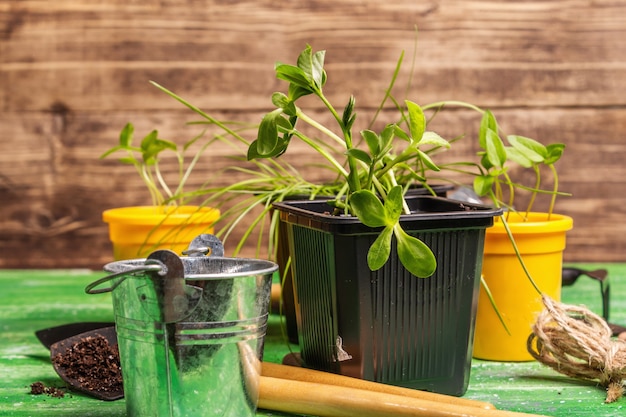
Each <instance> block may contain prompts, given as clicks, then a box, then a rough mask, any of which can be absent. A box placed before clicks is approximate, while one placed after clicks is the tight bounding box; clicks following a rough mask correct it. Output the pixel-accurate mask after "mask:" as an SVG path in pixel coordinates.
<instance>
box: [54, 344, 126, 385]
mask: <svg viewBox="0 0 626 417" xmlns="http://www.w3.org/2000/svg"><path fill="white" fill-rule="evenodd" d="M52 360H53V362H54V364H55V365H56V366H57V368H58V369H60V370H62V371H63V372H64V373H65V375H66V376H67V377H68V378H70V379H73V380H74V381H75V382H76V383H78V384H80V386H81V387H83V388H84V389H86V390H89V391H95V392H116V391H121V390H122V389H123V384H122V370H121V366H120V355H119V351H118V347H117V345H110V344H109V342H108V340H107V339H106V338H104V337H102V336H89V337H85V338H84V339H81V340H80V341H78V342H77V343H75V344H74V345H73V346H71V347H70V348H69V349H67V350H66V351H65V353H63V354H58V355H56V356H55V357H54V358H53V359H52Z"/></svg>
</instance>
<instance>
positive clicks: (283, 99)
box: [272, 92, 292, 109]
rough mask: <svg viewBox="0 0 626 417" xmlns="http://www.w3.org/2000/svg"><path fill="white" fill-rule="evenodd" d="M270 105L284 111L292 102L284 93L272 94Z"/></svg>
mask: <svg viewBox="0 0 626 417" xmlns="http://www.w3.org/2000/svg"><path fill="white" fill-rule="evenodd" d="M272 104H273V105H274V106H276V107H279V108H282V109H284V108H286V107H288V106H289V105H290V104H292V101H291V100H290V99H289V97H287V96H286V95H285V94H284V93H280V92H278V93H273V94H272Z"/></svg>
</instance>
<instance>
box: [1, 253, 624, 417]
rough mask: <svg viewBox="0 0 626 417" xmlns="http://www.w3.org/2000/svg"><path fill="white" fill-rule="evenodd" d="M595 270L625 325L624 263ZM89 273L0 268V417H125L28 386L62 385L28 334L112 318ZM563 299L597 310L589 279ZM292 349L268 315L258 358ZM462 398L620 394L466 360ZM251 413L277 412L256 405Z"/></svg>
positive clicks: (121, 410)
mask: <svg viewBox="0 0 626 417" xmlns="http://www.w3.org/2000/svg"><path fill="white" fill-rule="evenodd" d="M576 266H579V267H582V268H598V267H603V268H606V269H608V270H609V277H610V280H611V292H612V294H611V321H613V322H616V323H618V324H622V325H626V265H622V264H603V265H597V264H595V265H583V264H577V265H576ZM102 275H103V273H100V272H92V271H84V270H80V271H76V270H72V271H65V270H45V271H37V270H28V271H15V270H4V271H1V270H0V330H1V332H2V333H1V336H0V416H19V417H25V416H63V417H72V416H76V417H78V416H81V417H86V416H98V417H105V416H106V417H115V416H125V415H126V412H125V404H124V401H123V400H119V401H114V402H106V401H99V400H96V399H93V398H90V397H88V396H84V395H81V394H77V393H72V394H71V395H66V396H65V397H64V398H52V397H49V396H46V395H39V396H36V395H31V394H30V384H32V383H33V382H36V381H41V382H44V383H45V384H46V385H56V386H62V385H63V383H62V381H61V379H60V378H59V377H58V376H57V374H56V373H55V371H54V369H53V368H52V365H51V363H50V358H49V352H48V350H47V349H46V348H45V347H43V346H42V345H41V344H40V343H39V342H38V340H37V339H36V337H35V335H34V332H35V331H36V330H39V329H43V328H46V327H51V326H56V325H60V324H65V323H71V322H77V321H112V319H113V317H112V316H113V312H112V307H111V299H110V295H107V294H101V295H98V296H94V295H87V294H85V293H84V288H85V286H86V285H87V284H88V283H90V282H92V281H93V280H95V279H96V278H98V277H100V276H102ZM563 301H565V302H567V303H572V304H585V305H586V306H587V307H589V308H590V309H592V310H593V311H595V312H598V313H599V312H601V302H600V291H599V285H598V283H597V282H594V281H592V280H590V279H584V278H581V279H579V280H578V282H577V283H576V284H575V285H574V286H572V287H565V288H564V289H563ZM290 349H295V347H294V346H291V347H290V346H288V345H287V344H286V343H285V342H284V338H283V337H282V335H281V330H280V317H278V316H275V315H273V316H271V318H270V327H269V330H268V336H267V339H266V349H265V357H264V360H266V361H272V362H280V361H281V360H282V358H283V356H284V355H285V354H287V353H288V352H289V351H290ZM465 397H466V398H473V399H477V400H483V401H488V402H491V403H493V404H494V405H495V406H496V407H497V408H499V409H502V410H512V411H521V412H528V413H537V414H543V415H546V416H564V417H565V416H568V417H570V416H579V417H584V416H593V417H601V416H623V415H626V399H622V400H621V401H618V402H617V403H614V404H604V397H605V392H604V391H603V390H602V389H601V388H598V387H597V386H596V385H595V384H593V383H589V382H582V381H577V380H573V379H570V378H567V377H565V376H562V375H560V374H558V373H556V372H554V371H552V370H551V369H548V368H546V367H543V366H542V365H540V364H538V363H536V362H527V363H501V362H487V361H479V360H474V361H473V363H472V373H471V379H470V385H469V389H468V392H467V393H466V395H465ZM258 415H259V416H285V414H281V413H277V412H269V411H263V410H260V411H259V412H258Z"/></svg>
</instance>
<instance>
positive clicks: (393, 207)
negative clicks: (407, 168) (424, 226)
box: [385, 185, 404, 225]
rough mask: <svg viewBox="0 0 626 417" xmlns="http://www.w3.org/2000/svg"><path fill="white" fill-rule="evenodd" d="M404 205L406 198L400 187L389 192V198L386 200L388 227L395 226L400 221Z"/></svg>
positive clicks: (395, 187)
mask: <svg viewBox="0 0 626 417" xmlns="http://www.w3.org/2000/svg"><path fill="white" fill-rule="evenodd" d="M403 203H404V196H403V193H402V187H401V186H400V185H396V186H394V187H393V188H392V189H391V190H389V192H388V193H387V197H386V198H385V216H386V217H387V225H393V224H396V223H397V222H398V221H400V215H401V214H402V209H403Z"/></svg>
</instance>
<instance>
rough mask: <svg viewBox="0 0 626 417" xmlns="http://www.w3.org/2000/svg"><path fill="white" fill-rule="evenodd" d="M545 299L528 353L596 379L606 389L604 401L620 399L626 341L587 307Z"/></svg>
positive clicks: (562, 369) (625, 371)
mask: <svg viewBox="0 0 626 417" xmlns="http://www.w3.org/2000/svg"><path fill="white" fill-rule="evenodd" d="M542 302H543V305H544V307H545V309H544V310H543V311H542V312H541V313H540V314H539V316H538V317H537V320H536V322H535V324H534V325H533V333H532V334H531V335H530V337H529V338H528V343H527V348H528V352H529V353H530V354H531V355H532V356H533V357H534V358H535V359H537V361H539V362H541V363H542V364H544V365H547V366H549V367H551V368H552V369H554V370H556V371H558V372H560V373H562V374H564V375H567V376H570V377H573V378H579V379H584V380H591V381H597V382H598V383H599V384H600V385H601V386H602V387H604V388H606V390H607V397H606V400H605V402H607V403H611V402H614V401H617V400H618V399H619V398H620V397H621V396H622V394H623V391H624V388H623V385H622V381H623V380H624V379H625V378H626V342H624V341H622V340H619V339H614V338H612V332H611V329H610V328H609V326H608V325H607V323H606V322H605V321H604V319H602V317H600V316H598V315H597V314H595V313H593V312H592V311H590V310H588V309H587V308H585V307H582V306H573V305H566V304H562V303H559V302H557V301H554V300H552V299H551V298H550V297H548V296H545V295H544V296H542ZM535 342H536V343H535Z"/></svg>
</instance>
